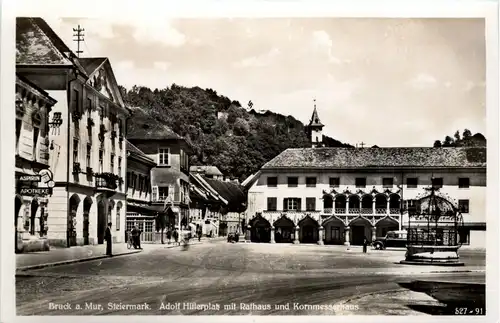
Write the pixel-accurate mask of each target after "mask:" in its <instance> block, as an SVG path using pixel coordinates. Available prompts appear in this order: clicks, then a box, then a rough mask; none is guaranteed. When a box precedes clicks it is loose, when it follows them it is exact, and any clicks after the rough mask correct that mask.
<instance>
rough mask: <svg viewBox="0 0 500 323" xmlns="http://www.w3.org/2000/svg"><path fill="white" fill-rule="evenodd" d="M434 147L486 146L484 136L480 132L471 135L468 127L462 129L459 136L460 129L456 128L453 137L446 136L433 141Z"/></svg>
mask: <svg viewBox="0 0 500 323" xmlns="http://www.w3.org/2000/svg"><path fill="white" fill-rule="evenodd" d="M434 147H486V138H485V137H484V136H483V135H482V134H481V133H476V134H475V135H472V133H471V131H470V130H469V129H464V131H463V132H462V136H460V131H459V130H457V131H456V132H455V134H454V135H453V138H452V137H450V136H446V137H445V139H444V140H443V141H442V142H441V141H439V140H436V141H434Z"/></svg>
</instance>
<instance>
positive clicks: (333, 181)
mask: <svg viewBox="0 0 500 323" xmlns="http://www.w3.org/2000/svg"><path fill="white" fill-rule="evenodd" d="M339 186H340V177H330V187H339Z"/></svg>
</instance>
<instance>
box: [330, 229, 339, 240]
mask: <svg viewBox="0 0 500 323" xmlns="http://www.w3.org/2000/svg"><path fill="white" fill-rule="evenodd" d="M331 228H332V229H331V232H332V240H333V241H339V240H340V228H339V227H333V226H332V227H331Z"/></svg>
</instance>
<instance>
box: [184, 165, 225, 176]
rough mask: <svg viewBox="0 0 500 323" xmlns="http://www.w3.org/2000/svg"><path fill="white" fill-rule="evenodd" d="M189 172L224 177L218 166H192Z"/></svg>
mask: <svg viewBox="0 0 500 323" xmlns="http://www.w3.org/2000/svg"><path fill="white" fill-rule="evenodd" d="M189 171H190V172H193V173H198V172H202V173H204V174H205V175H215V176H223V174H222V173H221V171H220V170H219V169H218V168H217V166H203V165H202V166H191V167H189Z"/></svg>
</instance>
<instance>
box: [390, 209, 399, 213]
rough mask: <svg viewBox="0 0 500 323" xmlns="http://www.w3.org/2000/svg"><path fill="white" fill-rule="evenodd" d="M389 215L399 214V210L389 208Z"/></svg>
mask: <svg viewBox="0 0 500 323" xmlns="http://www.w3.org/2000/svg"><path fill="white" fill-rule="evenodd" d="M389 213H390V214H399V213H400V210H399V208H390V209H389Z"/></svg>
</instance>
